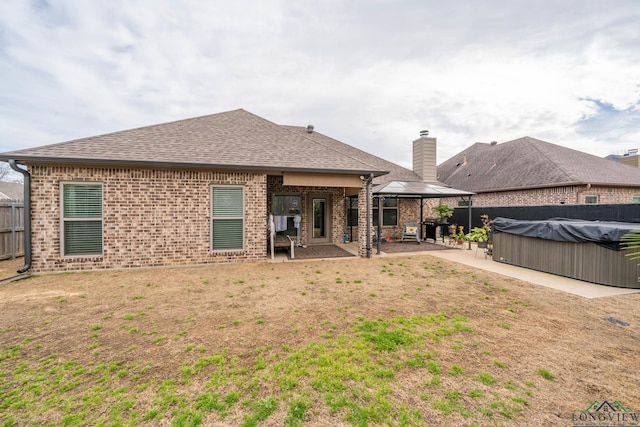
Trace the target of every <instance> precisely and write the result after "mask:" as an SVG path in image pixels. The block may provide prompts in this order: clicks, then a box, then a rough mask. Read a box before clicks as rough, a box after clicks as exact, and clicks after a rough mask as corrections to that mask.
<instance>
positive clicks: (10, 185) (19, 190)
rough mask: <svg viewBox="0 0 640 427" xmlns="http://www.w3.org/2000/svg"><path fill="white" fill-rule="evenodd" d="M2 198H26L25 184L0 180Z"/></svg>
mask: <svg viewBox="0 0 640 427" xmlns="http://www.w3.org/2000/svg"><path fill="white" fill-rule="evenodd" d="M0 199H1V200H22V199H24V186H23V185H22V184H21V183H19V182H4V181H0Z"/></svg>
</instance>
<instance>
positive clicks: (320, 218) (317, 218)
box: [313, 199, 327, 239]
mask: <svg viewBox="0 0 640 427" xmlns="http://www.w3.org/2000/svg"><path fill="white" fill-rule="evenodd" d="M326 212H327V199H313V238H314V239H322V238H326V237H327V220H326Z"/></svg>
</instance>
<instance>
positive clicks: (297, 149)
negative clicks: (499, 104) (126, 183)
mask: <svg viewBox="0 0 640 427" xmlns="http://www.w3.org/2000/svg"><path fill="white" fill-rule="evenodd" d="M0 159H5V160H6V159H15V160H17V161H21V162H22V163H27V164H28V163H43V162H45V163H57V164H66V163H73V164H101V165H140V166H144V165H155V166H167V167H171V166H180V167H206V168H223V169H265V170H288V171H293V170H295V171H323V172H341V173H370V172H373V173H375V174H376V175H379V174H381V173H384V172H386V170H385V169H379V168H376V167H374V166H373V165H371V164H368V163H366V162H365V161H362V160H358V158H356V157H354V156H349V155H344V153H342V152H339V151H337V150H335V149H332V148H331V147H326V146H323V145H321V144H317V143H316V142H315V141H314V140H313V139H311V138H308V137H307V136H306V135H305V134H302V133H300V132H293V131H291V130H290V129H287V128H286V127H284V126H279V125H277V124H275V123H272V122H270V121H268V120H265V119H263V118H261V117H259V116H256V115H255V114H252V113H249V112H247V111H245V110H242V109H240V110H234V111H229V112H224V113H219V114H212V115H208V116H202V117H196V118H192V119H186V120H179V121H175V122H170V123H163V124H158V125H153V126H146V127H142V128H137V129H131V130H125V131H120V132H114V133H110V134H105V135H100V136H93V137H89V138H82V139H76V140H73V141H68V142H62V143H59V144H53V145H45V146H42V147H35V148H28V149H24V150H18V151H13V152H8V153H2V154H0Z"/></svg>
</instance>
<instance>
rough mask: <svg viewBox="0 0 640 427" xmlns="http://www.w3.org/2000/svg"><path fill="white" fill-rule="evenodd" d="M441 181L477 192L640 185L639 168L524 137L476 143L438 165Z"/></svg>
mask: <svg viewBox="0 0 640 427" xmlns="http://www.w3.org/2000/svg"><path fill="white" fill-rule="evenodd" d="M438 179H439V180H440V181H442V182H444V183H446V184H447V185H450V186H451V187H454V188H459V189H463V190H467V191H473V192H476V193H482V192H485V193H486V192H494V191H507V190H518V189H530V188H542V187H558V186H566V185H581V184H592V185H606V186H625V187H640V169H639V168H634V167H631V166H627V165H623V164H619V163H614V162H611V161H609V160H605V159H603V158H601V157H597V156H593V155H591V154H587V153H583V152H581V151H576V150H572V149H570V148H566V147H561V146H559V145H555V144H551V143H549V142H545V141H541V140H539V139H535V138H530V137H524V138H519V139H516V140H513V141H509V142H504V143H502V144H493V143H492V144H486V143H480V142H478V143H475V144H474V145H472V146H470V147H468V148H467V149H465V150H463V151H461V152H460V153H458V154H456V155H455V156H453V157H451V158H450V159H449V160H447V161H445V162H444V163H442V164H441V165H439V166H438Z"/></svg>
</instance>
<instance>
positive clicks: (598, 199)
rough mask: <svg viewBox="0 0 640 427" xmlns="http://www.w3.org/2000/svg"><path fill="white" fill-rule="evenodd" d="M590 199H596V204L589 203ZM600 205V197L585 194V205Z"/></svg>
mask: <svg viewBox="0 0 640 427" xmlns="http://www.w3.org/2000/svg"><path fill="white" fill-rule="evenodd" d="M589 197H595V199H596V201H595V202H587V198H589ZM598 203H600V197H598V195H596V194H585V196H584V204H585V205H597V204H598Z"/></svg>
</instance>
